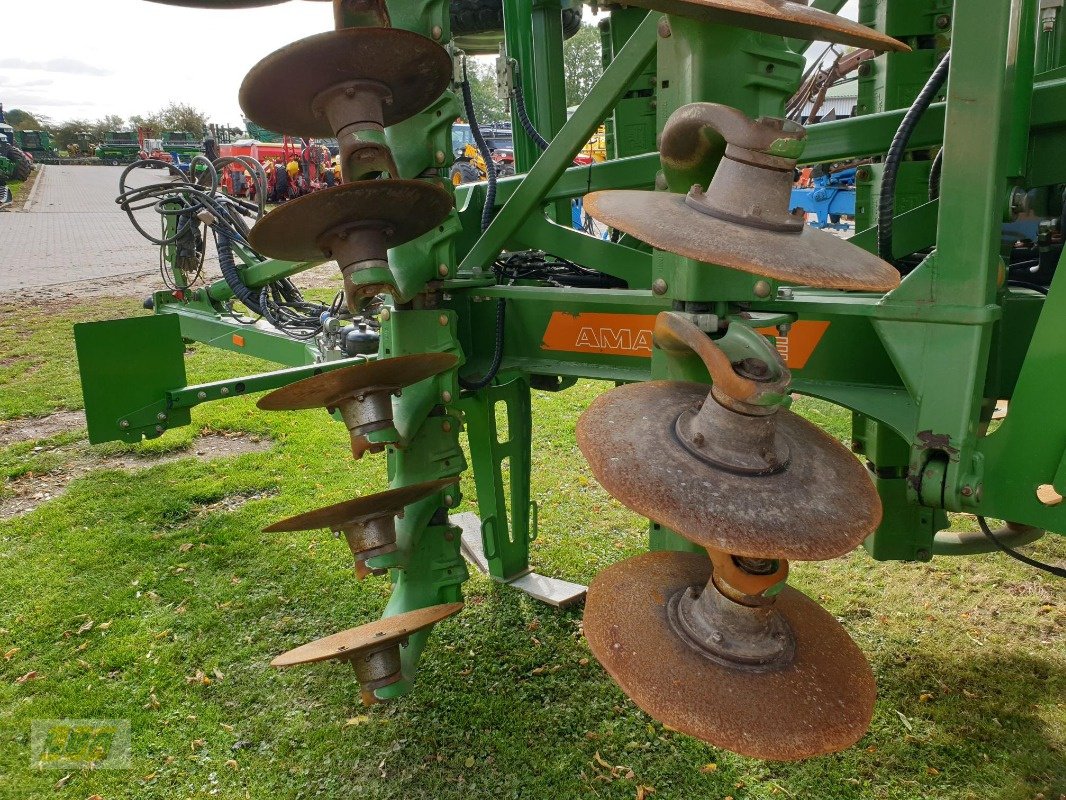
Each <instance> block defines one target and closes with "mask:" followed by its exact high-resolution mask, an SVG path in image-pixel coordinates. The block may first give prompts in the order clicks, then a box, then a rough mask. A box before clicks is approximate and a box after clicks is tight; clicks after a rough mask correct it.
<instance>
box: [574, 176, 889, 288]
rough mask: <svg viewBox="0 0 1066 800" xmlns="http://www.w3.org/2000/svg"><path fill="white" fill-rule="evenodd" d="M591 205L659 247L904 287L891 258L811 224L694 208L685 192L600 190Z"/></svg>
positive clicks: (760, 267)
mask: <svg viewBox="0 0 1066 800" xmlns="http://www.w3.org/2000/svg"><path fill="white" fill-rule="evenodd" d="M585 208H586V209H587V210H588V213H589V214H590V215H591V216H592V217H593V218H594V219H596V220H598V221H599V222H602V223H604V224H606V225H610V226H611V227H612V228H617V229H618V230H620V231H624V232H625V233H628V234H630V235H631V236H635V237H636V238H637V239H640V240H641V241H642V242H647V243H648V244H650V245H652V246H653V247H656V248H658V249H659V250H665V251H666V252H668V253H676V254H677V255H680V256H684V257H686V258H692V259H695V260H696V261H703V262H705V263H708V264H719V265H721V266H723V267H729V268H730V269H735V270H740V271H741V272H749V273H752V274H754V275H763V276H765V277H768V278H774V279H775V280H778V281H782V282H784V283H790V284H794V285H799V286H813V287H817V288H820V289H848V290H852V291H867V292H887V291H889V290H890V289H894V288H896V287H897V286H899V272H897V271H896V269H895V268H894V267H893V266H892V265H891V264H889V263H888V262H886V261H882V260H881V259H880V258H878V257H877V256H875V255H873V254H872V253H868V252H867V251H865V250H863V249H862V248H861V247H857V246H856V245H853V244H851V243H850V242H847V241H845V240H844V239H838V238H837V237H835V236H833V235H832V234H829V233H826V232H825V231H819V230H815V229H814V228H812V227H810V226H809V225H804V226H803V229H802V230H801V231H800V232H799V233H787V232H782V231H770V230H763V229H761V228H754V227H749V226H747V225H740V224H738V223H735V222H727V221H725V220H721V219H718V218H717V217H712V216H710V215H709V214H704V213H701V212H699V211H696V210H695V209H693V208H690V207H689V206H687V205H685V195H682V194H676V193H673V192H646V191H639V190H613V191H603V192H593V193H592V194H589V195H586V196H585Z"/></svg>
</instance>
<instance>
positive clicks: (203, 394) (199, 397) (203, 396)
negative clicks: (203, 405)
mask: <svg viewBox="0 0 1066 800" xmlns="http://www.w3.org/2000/svg"><path fill="white" fill-rule="evenodd" d="M196 399H197V400H206V399H207V392H197V393H196Z"/></svg>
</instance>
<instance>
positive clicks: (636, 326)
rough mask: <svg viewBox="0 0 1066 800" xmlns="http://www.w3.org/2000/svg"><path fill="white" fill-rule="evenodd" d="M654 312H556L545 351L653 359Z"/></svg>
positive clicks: (546, 336) (542, 344)
mask: <svg viewBox="0 0 1066 800" xmlns="http://www.w3.org/2000/svg"><path fill="white" fill-rule="evenodd" d="M654 325H655V315H654V314H596V313H581V314H568V313H566V312H565V311H555V312H553V313H552V316H551V319H550V320H548V327H547V328H546V329H545V330H544V339H543V341H542V342H541V344H540V349H541V350H558V351H563V352H566V353H599V354H600V355H608V356H635V357H638V358H651V346H652V328H653V327H654Z"/></svg>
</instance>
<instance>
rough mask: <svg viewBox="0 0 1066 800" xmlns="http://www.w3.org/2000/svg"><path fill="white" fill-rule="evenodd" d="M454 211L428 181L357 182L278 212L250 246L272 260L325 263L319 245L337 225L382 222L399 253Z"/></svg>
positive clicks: (292, 202)
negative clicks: (407, 244)
mask: <svg viewBox="0 0 1066 800" xmlns="http://www.w3.org/2000/svg"><path fill="white" fill-rule="evenodd" d="M452 205H453V200H452V196H451V195H450V194H448V192H447V191H445V190H444V189H443V188H442V187H440V186H435V185H434V184H431V183H428V182H426V181H418V180H406V179H398V178H390V179H386V180H372V181H353V182H352V183H346V184H344V185H343V186H335V187H333V188H331V189H323V190H322V191H318V192H315V193H313V194H308V195H304V196H303V197H297V198H296V199H295V200H289V201H288V202H287V203H285V204H283V205H280V206H278V207H277V208H275V209H274V210H273V211H271V212H270V213H269V214H267V215H266V216H265V217H263V218H262V219H261V220H259V222H257V223H256V224H255V227H254V228H252V235H251V242H252V247H254V248H255V249H256V250H258V251H259V252H260V253H262V254H263V255H266V256H270V257H271V258H278V259H283V260H285V261H321V260H322V259H323V258H325V253H324V252H323V250H322V248H321V247H320V246H319V244H318V240H319V238H320V237H321V236H322V235H323V234H324V233H326V232H327V231H329V230H332V229H334V228H336V227H337V226H338V225H342V224H347V223H353V224H354V223H358V222H381V223H382V227H383V228H385V229H386V232H385V244H386V246H387V247H396V246H397V245H401V244H403V243H404V242H409V241H411V240H412V239H414V238H416V237H418V236H421V235H422V234H423V233H425V232H426V231H428V230H430V229H432V228H434V227H436V226H437V225H439V224H440V223H441V222H443V221H444V219H445V218H446V217H447V216H448V212H449V211H451V209H452Z"/></svg>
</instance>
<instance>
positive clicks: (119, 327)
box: [74, 314, 192, 444]
mask: <svg viewBox="0 0 1066 800" xmlns="http://www.w3.org/2000/svg"><path fill="white" fill-rule="evenodd" d="M74 344H75V346H76V348H77V351H78V369H79V370H80V372H81V391H82V397H83V398H84V399H85V421H86V423H87V424H88V428H89V441H90V442H91V443H92V444H100V443H101V442H109V441H113V440H119V441H124V442H139V441H140V440H141V439H142V438H146V439H154V438H155V437H157V436H159V435H160V434H162V433H163V432H164V431H165V430H166V429H167V428H172V427H179V426H181V425H188V424H189V423H190V422H191V421H192V420H191V417H190V414H189V409H187V408H167V402H166V392H167V391H168V390H173V389H180V388H181V387H183V386H185V383H186V381H185V343H184V341H183V340H182V338H181V326H180V324H179V320H178V318H177V317H176V316H173V315H169V314H166V315H160V316H150V317H148V316H145V317H133V318H131V319H116V320H108V321H105V322H85V323H81V324H78V325H75V326H74ZM154 406H158V409H157V410H155V411H154V412H153V413H151V414H150V415H148V416H147V418H148V419H150V420H152V422H151V423H150V424H133V422H131V418H132V417H134V415H136V419H137V420H138V421H140V420H144V419H145V418H146V415H145V413H144V412H145V410H146V409H148V408H149V407H154ZM160 414H162V415H164V416H163V417H162V418H160V417H159V415H160ZM123 421H125V422H126V427H123V425H122V423H123Z"/></svg>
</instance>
